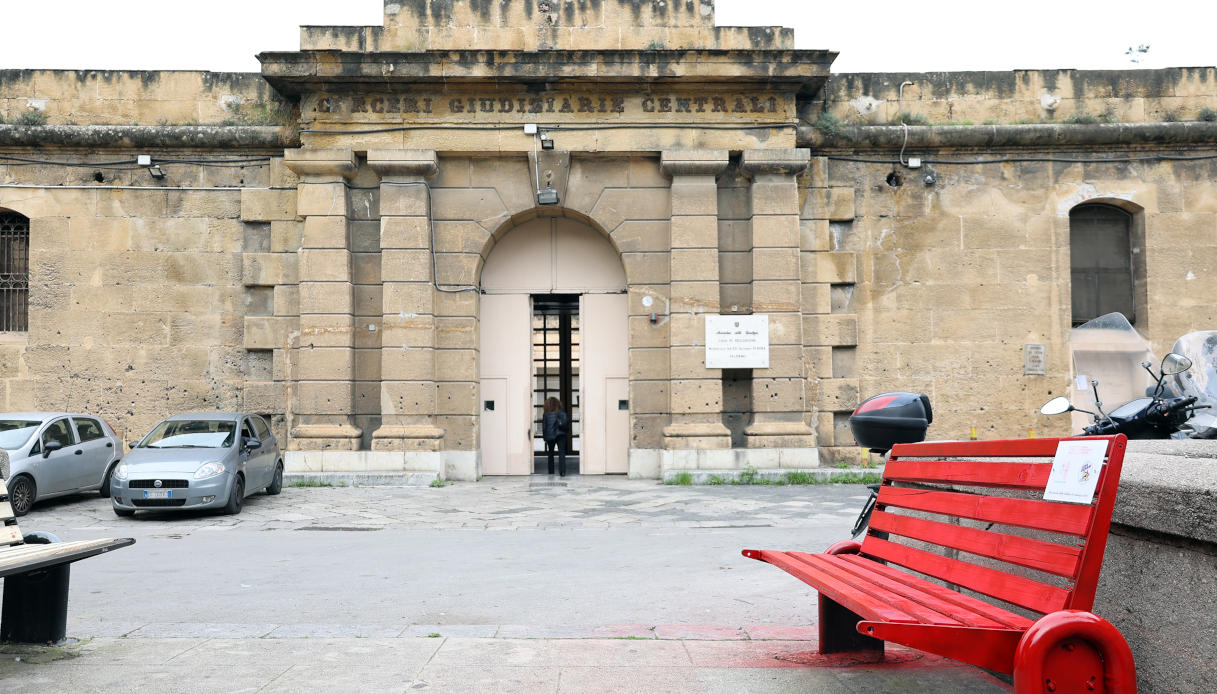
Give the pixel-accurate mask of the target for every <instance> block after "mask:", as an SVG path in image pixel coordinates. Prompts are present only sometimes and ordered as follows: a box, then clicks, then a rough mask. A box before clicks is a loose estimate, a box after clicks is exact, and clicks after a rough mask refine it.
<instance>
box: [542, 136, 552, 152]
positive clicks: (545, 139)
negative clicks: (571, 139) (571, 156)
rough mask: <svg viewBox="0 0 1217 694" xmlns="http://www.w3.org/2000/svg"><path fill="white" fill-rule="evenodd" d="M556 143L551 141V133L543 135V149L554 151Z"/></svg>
mask: <svg viewBox="0 0 1217 694" xmlns="http://www.w3.org/2000/svg"><path fill="white" fill-rule="evenodd" d="M553 148H554V141H553V140H551V139H550V137H549V133H541V149H553Z"/></svg>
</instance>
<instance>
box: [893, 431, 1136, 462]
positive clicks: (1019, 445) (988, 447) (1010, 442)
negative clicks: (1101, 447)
mask: <svg viewBox="0 0 1217 694" xmlns="http://www.w3.org/2000/svg"><path fill="white" fill-rule="evenodd" d="M1093 438H1107V439H1110V438H1112V437H1110V436H1107V437H1093ZM1063 440H1065V439H1005V440H1000V441H923V442H921V443H898V444H896V445H895V446H892V455H891V459H892V460H898V459H901V458H1039V457H1046V458H1052V457H1053V456H1055V455H1056V447H1057V445H1058V444H1059V443H1060V442H1061V441H1063Z"/></svg>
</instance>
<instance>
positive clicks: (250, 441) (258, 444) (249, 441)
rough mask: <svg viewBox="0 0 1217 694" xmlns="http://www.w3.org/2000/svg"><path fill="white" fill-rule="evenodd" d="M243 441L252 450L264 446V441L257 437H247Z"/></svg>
mask: <svg viewBox="0 0 1217 694" xmlns="http://www.w3.org/2000/svg"><path fill="white" fill-rule="evenodd" d="M243 443H244V444H245V447H246V448H247V449H249V450H251V451H252V450H254V449H257V448H261V447H262V442H261V441H259V440H257V439H245V441H244V442H243Z"/></svg>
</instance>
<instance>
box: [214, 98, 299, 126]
mask: <svg viewBox="0 0 1217 694" xmlns="http://www.w3.org/2000/svg"><path fill="white" fill-rule="evenodd" d="M230 111H231V112H232V115H231V116H229V117H228V118H225V119H224V120H223V121H221V122H220V125H225V126H229V127H231V126H234V125H286V124H287V123H289V122H290V121H291V119H292V109H291V107H290V106H288V105H287V104H283V103H270V104H234V105H233V106H232V108H231V109H230Z"/></svg>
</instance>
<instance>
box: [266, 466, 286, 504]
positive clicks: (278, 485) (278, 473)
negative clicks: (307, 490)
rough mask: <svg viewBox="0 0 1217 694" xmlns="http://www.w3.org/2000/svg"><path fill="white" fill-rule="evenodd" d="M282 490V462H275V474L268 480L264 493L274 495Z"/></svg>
mask: <svg viewBox="0 0 1217 694" xmlns="http://www.w3.org/2000/svg"><path fill="white" fill-rule="evenodd" d="M281 491H283V463H276V464H275V476H274V477H273V478H272V479H271V481H270V486H269V487H267V488H266V493H267V494H270V495H271V496H274V495H276V494H278V493H279V492H281Z"/></svg>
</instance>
